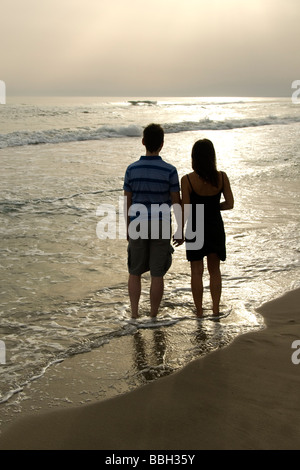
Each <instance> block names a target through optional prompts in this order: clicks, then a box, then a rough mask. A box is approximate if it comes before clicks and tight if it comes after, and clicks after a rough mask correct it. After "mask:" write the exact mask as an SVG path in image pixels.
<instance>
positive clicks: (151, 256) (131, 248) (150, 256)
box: [127, 234, 174, 277]
mask: <svg viewBox="0 0 300 470" xmlns="http://www.w3.org/2000/svg"><path fill="white" fill-rule="evenodd" d="M127 251H128V271H129V273H130V274H133V275H135V276H140V275H141V274H143V273H145V272H148V271H150V274H151V276H153V277H162V276H164V275H165V274H166V272H167V271H168V270H169V269H170V267H171V264H172V253H173V252H174V248H173V247H172V245H171V243H170V238H167V239H166V238H158V239H151V238H150V234H148V238H147V239H142V238H137V239H136V240H133V239H132V238H129V243H128V249H127Z"/></svg>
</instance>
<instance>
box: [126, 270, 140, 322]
mask: <svg viewBox="0 0 300 470" xmlns="http://www.w3.org/2000/svg"><path fill="white" fill-rule="evenodd" d="M128 293H129V299H130V304H131V317H132V318H138V316H139V300H140V296H141V276H135V275H134V274H129V278H128Z"/></svg>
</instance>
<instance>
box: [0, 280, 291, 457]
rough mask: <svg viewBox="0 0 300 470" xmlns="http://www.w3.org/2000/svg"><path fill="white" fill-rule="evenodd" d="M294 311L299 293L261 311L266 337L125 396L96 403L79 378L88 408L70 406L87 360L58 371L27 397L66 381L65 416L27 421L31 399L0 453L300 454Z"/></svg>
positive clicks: (246, 339)
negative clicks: (298, 451) (206, 451)
mask: <svg viewBox="0 0 300 470" xmlns="http://www.w3.org/2000/svg"><path fill="white" fill-rule="evenodd" d="M299 305H300V289H298V290H295V291H292V292H289V293H287V294H285V295H284V296H283V297H280V298H279V299H276V300H274V301H271V302H268V303H266V304H264V305H263V306H262V307H260V308H259V309H258V311H259V313H260V314H261V315H262V316H263V317H264V319H265V323H266V328H265V329H263V330H260V331H258V332H254V333H248V334H244V335H241V336H239V337H238V338H237V339H235V340H234V341H233V343H231V344H230V345H229V346H228V347H225V348H223V349H219V350H217V351H215V352H212V353H210V354H209V355H207V356H205V357H203V358H200V359H197V360H194V361H193V362H191V363H190V364H189V365H187V366H186V367H184V368H183V369H182V370H180V371H179V372H175V373H173V374H172V375H169V376H167V377H164V378H161V379H159V380H156V381H154V382H152V383H150V384H147V385H145V386H142V387H139V388H137V389H136V390H134V391H132V392H129V393H127V392H126V390H123V392H124V393H123V394H121V395H117V396H115V397H113V396H112V397H111V398H108V399H105V400H99V399H100V398H101V396H100V397H99V396H96V395H97V387H99V384H97V380H96V379H95V378H94V377H93V374H92V373H89V372H88V371H87V372H86V374H85V377H84V380H85V387H87V386H88V384H90V387H91V388H92V389H94V390H95V401H94V402H93V403H91V404H87V403H84V400H81V402H80V400H79V399H78V397H79V396H80V394H81V396H82V380H83V363H82V361H83V360H86V358H83V357H80V356H77V357H74V358H72V360H73V361H72V364H73V366H72V367H70V361H71V360H69V362H68V365H66V364H65V363H63V364H58V365H57V366H56V369H55V374H56V378H54V379H53V380H52V382H51V381H50V382H51V383H50V382H49V376H48V379H47V380H48V384H47V386H46V384H45V382H44V381H43V380H39V381H38V382H37V383H36V385H35V394H36V397H37V396H39V397H40V398H41V397H43V396H45V395H44V394H45V393H47V394H49V393H50V395H51V390H52V391H53V393H54V392H55V393H56V394H57V392H58V390H59V389H60V386H61V387H62V389H61V390H62V391H61V393H62V394H64V393H65V390H64V389H63V387H65V386H66V385H65V384H66V374H67V373H68V374H69V379H70V382H71V383H72V386H71V387H70V394H71V395H70V397H71V398H70V404H69V406H66V407H63V408H59V409H57V410H50V411H46V410H45V407H43V406H42V405H41V410H40V412H38V413H37V412H36V411H35V412H34V413H30V412H29V410H30V406H31V405H33V403H34V402H33V400H34V394H33V395H32V396H31V398H30V399H29V400H28V401H27V413H25V415H24V416H23V417H22V416H21V417H20V418H17V419H15V420H14V421H13V422H12V423H11V424H10V425H9V426H5V428H4V429H3V432H2V434H1V436H0V449H36V450H37V449H45V450H46V449H99V450H188V449H190V450H191V449H193V450H204V449H228V450H230V449H242V450H247V449H253V450H254V449H255V450H257V449H265V450H267V449H270V450H271V449H276V450H279V449H282V450H286V449H299V447H300V429H299V419H300V400H299V387H300V364H299V365H298V364H297V363H293V361H292V355H293V354H294V359H295V358H296V359H297V358H300V353H299V354H298V355H297V350H296V349H292V343H293V342H294V341H295V340H300V307H299ZM92 353H93V352H92ZM92 353H87V355H85V356H88V355H89V354H92ZM296 362H297V361H296ZM80 363H81V364H80ZM67 369H68V372H67ZM53 373H54V372H53ZM59 377H61V378H60V379H59ZM45 380H46V379H45ZM62 383H63V384H64V385H63V386H62ZM45 387H46V388H45ZM119 392H122V391H118V393H119ZM112 395H113V393H112ZM55 396H56V395H55ZM76 396H77V401H76V399H75V397H76ZM36 397H35V398H36ZM72 397H73V398H72ZM77 402H78V403H77ZM82 402H83V403H82Z"/></svg>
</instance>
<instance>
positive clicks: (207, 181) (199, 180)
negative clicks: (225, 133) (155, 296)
mask: <svg viewBox="0 0 300 470" xmlns="http://www.w3.org/2000/svg"><path fill="white" fill-rule="evenodd" d="M192 168H193V170H194V171H193V172H192V173H189V174H188V175H185V176H183V177H182V179H181V189H182V204H183V207H184V208H185V207H186V206H185V205H186V204H191V207H192V211H191V212H190V213H189V214H186V213H185V215H184V217H185V220H186V219H187V218H189V217H192V223H193V231H194V232H195V226H196V223H197V220H195V214H196V205H197V204H204V244H203V246H202V248H200V249H193V243H192V240H189V239H188V238H187V234H186V242H190V243H188V244H187V247H186V255H187V259H188V261H190V263H191V287H192V294H193V299H194V302H195V306H196V309H197V316H198V317H201V316H202V315H203V308H202V298H203V283H202V276H203V270H204V266H203V258H204V257H205V256H206V257H207V267H208V271H209V276H210V292H211V297H212V304H213V315H215V316H217V315H219V314H220V311H219V305H220V298H221V290H222V279H221V272H220V260H222V261H225V259H226V246H225V231H224V225H223V220H222V216H221V212H220V211H222V210H229V209H232V208H233V204H234V199H233V194H232V191H231V187H230V183H229V179H228V177H227V175H226V173H224V172H223V171H218V170H217V165H216V154H215V149H214V146H213V144H212V142H211V141H210V140H208V139H203V140H199V141H197V142H196V143H195V144H194V146H193V149H192ZM221 194H223V196H224V199H225V200H224V201H223V202H220V199H221ZM185 212H186V211H185ZM202 222H203V221H202ZM198 223H199V221H198Z"/></svg>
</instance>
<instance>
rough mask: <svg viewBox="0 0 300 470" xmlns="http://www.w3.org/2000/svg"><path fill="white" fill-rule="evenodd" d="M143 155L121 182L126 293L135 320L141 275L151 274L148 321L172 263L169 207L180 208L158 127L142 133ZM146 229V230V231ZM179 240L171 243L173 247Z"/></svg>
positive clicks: (175, 176)
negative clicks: (123, 197) (122, 188)
mask: <svg viewBox="0 0 300 470" xmlns="http://www.w3.org/2000/svg"><path fill="white" fill-rule="evenodd" d="M142 143H143V145H144V146H145V147H146V155H145V156H142V157H141V158H140V159H139V160H138V161H136V162H134V163H132V164H131V165H129V167H128V168H127V170H126V173H125V179H124V196H125V202H127V210H126V211H125V217H126V220H127V239H128V242H129V243H128V271H129V279H128V292H129V298H130V303H131V313H132V318H137V317H138V308H139V299H140V295H141V275H142V274H143V273H144V272H147V271H150V275H151V287H150V306H151V311H150V315H151V317H156V316H157V313H158V309H159V306H160V303H161V299H162V296H163V291H164V275H165V274H166V272H167V271H168V269H169V268H170V266H171V263H172V252H173V251H174V250H173V248H172V246H171V244H170V239H171V230H170V226H171V206H172V204H180V188H179V180H178V174H177V170H176V168H175V167H174V166H173V165H170V164H169V163H166V162H165V161H163V159H162V158H161V157H160V155H159V153H160V151H161V149H162V147H163V145H164V131H163V129H162V128H161V126H160V125H158V124H150V125H149V126H147V127H146V128H145V129H144V133H143V140H142ZM145 227H146V228H145ZM181 243H182V241H181V240H176V241H175V240H174V244H175V245H176V246H178V245H180V244H181Z"/></svg>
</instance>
